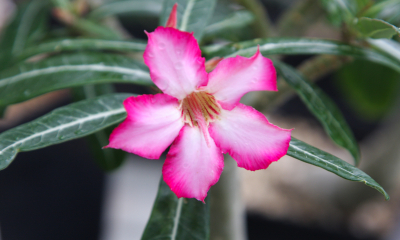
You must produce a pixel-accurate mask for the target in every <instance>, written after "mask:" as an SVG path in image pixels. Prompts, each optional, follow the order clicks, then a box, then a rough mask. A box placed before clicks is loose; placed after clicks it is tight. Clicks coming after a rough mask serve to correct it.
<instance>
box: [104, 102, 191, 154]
mask: <svg viewBox="0 0 400 240" xmlns="http://www.w3.org/2000/svg"><path fill="white" fill-rule="evenodd" d="M124 107H125V109H126V111H127V113H128V116H127V117H126V119H125V120H124V121H123V122H122V123H121V124H120V125H119V126H118V127H117V128H115V129H114V131H113V132H112V133H111V136H110V144H108V145H107V146H106V147H110V148H117V149H122V150H124V151H127V152H130V153H134V154H137V155H139V156H142V157H145V158H149V159H158V158H160V155H161V154H162V153H163V152H164V151H165V149H166V148H167V147H168V146H169V145H170V144H171V143H172V142H173V141H174V139H175V138H176V137H177V136H178V134H179V131H180V130H181V128H182V127H183V125H184V123H183V121H182V120H181V111H180V110H179V103H178V100H177V99H176V98H173V97H171V96H168V95H166V94H156V95H142V96H138V97H129V98H127V99H125V101H124Z"/></svg>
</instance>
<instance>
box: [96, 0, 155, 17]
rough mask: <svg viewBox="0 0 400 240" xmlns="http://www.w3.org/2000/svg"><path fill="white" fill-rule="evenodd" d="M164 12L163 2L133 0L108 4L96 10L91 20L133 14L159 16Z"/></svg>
mask: <svg viewBox="0 0 400 240" xmlns="http://www.w3.org/2000/svg"><path fill="white" fill-rule="evenodd" d="M161 10H162V1H161V0H136V1H135V0H133V1H114V2H108V3H105V4H103V5H101V6H100V7H98V8H96V9H95V10H93V11H92V12H91V13H90V14H89V18H90V19H93V20H98V19H101V18H105V17H108V16H113V15H123V14H132V15H136V16H137V15H139V16H158V15H159V14H160V13H161Z"/></svg>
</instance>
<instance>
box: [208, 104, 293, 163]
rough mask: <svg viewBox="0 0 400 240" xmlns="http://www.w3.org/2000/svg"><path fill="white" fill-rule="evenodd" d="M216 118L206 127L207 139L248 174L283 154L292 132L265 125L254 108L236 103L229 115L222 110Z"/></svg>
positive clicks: (264, 119)
mask: <svg viewBox="0 0 400 240" xmlns="http://www.w3.org/2000/svg"><path fill="white" fill-rule="evenodd" d="M220 118H221V120H220V121H216V122H213V123H211V124H210V128H209V132H210V135H211V137H212V138H213V139H214V141H215V143H216V145H217V146H218V147H219V148H220V149H221V150H222V152H223V153H229V155H231V156H232V157H233V158H234V159H235V160H236V161H237V163H238V166H239V167H242V168H245V169H247V170H251V171H255V170H259V169H265V168H267V167H268V166H269V165H270V164H271V163H272V162H275V161H277V160H279V159H280V158H281V157H283V156H284V155H285V154H286V153H287V150H288V148H289V142H290V139H291V136H290V135H291V131H292V129H282V128H279V127H277V126H275V125H273V124H271V123H269V121H268V120H267V118H266V117H265V116H264V115H263V114H262V113H260V112H258V111H257V110H255V109H254V108H252V107H249V106H246V105H243V104H240V103H239V104H238V105H237V106H236V107H235V108H234V109H232V110H231V111H227V110H222V113H221V115H220Z"/></svg>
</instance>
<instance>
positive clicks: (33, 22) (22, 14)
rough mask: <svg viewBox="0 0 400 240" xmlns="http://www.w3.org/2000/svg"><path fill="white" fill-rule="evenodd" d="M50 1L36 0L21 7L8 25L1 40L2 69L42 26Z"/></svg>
mask: <svg viewBox="0 0 400 240" xmlns="http://www.w3.org/2000/svg"><path fill="white" fill-rule="evenodd" d="M48 5H49V1H47V0H34V1H31V2H29V3H28V4H27V5H26V6H23V7H20V8H19V9H18V11H17V14H16V16H15V17H14V19H13V21H12V22H11V23H10V24H9V25H8V26H7V27H6V29H5V30H4V32H3V34H2V39H1V41H0V69H3V68H5V67H7V64H8V61H9V60H10V58H11V57H12V56H13V55H15V54H18V53H19V52H21V51H22V50H23V49H24V48H25V47H26V45H27V44H28V42H29V41H30V40H31V38H30V37H31V36H32V34H34V33H35V32H36V31H38V30H39V29H40V28H41V24H42V23H43V19H44V18H47V17H48V8H47V6H48Z"/></svg>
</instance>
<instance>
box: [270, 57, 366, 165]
mask: <svg viewBox="0 0 400 240" xmlns="http://www.w3.org/2000/svg"><path fill="white" fill-rule="evenodd" d="M274 65H275V67H276V69H277V70H278V72H279V73H280V74H281V75H282V77H283V79H285V81H286V82H287V83H288V84H289V86H291V87H292V88H293V89H294V90H295V91H296V92H297V94H298V95H299V97H300V98H301V100H302V101H303V102H304V104H305V105H306V106H307V108H308V109H309V110H310V111H311V113H312V114H313V115H314V116H315V117H317V118H318V120H319V121H320V123H321V124H322V126H323V127H324V129H325V131H326V132H327V133H328V135H329V136H330V137H331V139H332V140H333V141H334V142H335V143H336V144H338V145H339V146H341V147H344V148H345V149H347V150H348V151H349V152H350V153H351V155H352V156H353V158H354V162H355V163H356V164H358V163H359V161H360V153H359V149H358V144H357V141H356V140H355V138H354V136H353V133H352V132H351V130H350V127H349V126H348V125H347V123H346V120H345V119H344V117H343V115H342V113H341V112H340V110H339V109H338V108H337V106H336V105H335V103H334V102H333V101H332V100H331V99H330V98H329V97H328V96H327V95H326V94H325V93H324V92H323V91H322V90H321V89H319V88H318V87H317V86H315V85H314V84H311V83H309V82H308V81H307V80H305V79H304V77H303V76H301V75H300V74H299V73H298V72H297V71H296V70H295V69H293V68H292V67H290V66H288V65H286V64H284V63H282V62H279V61H274Z"/></svg>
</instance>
